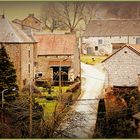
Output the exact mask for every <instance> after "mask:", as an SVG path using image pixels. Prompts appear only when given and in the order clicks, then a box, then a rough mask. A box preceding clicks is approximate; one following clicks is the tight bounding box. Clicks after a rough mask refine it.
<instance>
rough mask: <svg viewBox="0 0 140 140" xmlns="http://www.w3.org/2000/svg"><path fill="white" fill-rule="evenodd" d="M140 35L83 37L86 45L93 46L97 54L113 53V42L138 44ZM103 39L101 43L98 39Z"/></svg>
mask: <svg viewBox="0 0 140 140" xmlns="http://www.w3.org/2000/svg"><path fill="white" fill-rule="evenodd" d="M137 38H140V36H107V37H83V39H82V43H84V44H85V46H89V47H92V48H93V51H94V53H95V55H104V54H109V55H110V54H112V43H126V44H136V39H137ZM99 40H102V43H101V44H100V43H99V42H98V41H99ZM95 46H98V50H97V51H96V50H95Z"/></svg>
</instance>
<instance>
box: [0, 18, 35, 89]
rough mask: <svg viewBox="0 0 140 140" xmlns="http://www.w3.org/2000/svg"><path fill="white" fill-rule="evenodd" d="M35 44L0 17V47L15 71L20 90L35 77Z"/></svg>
mask: <svg viewBox="0 0 140 140" xmlns="http://www.w3.org/2000/svg"><path fill="white" fill-rule="evenodd" d="M36 45H37V43H36V42H35V41H33V40H32V39H31V38H29V37H28V36H27V35H26V34H25V33H24V32H23V31H22V30H20V29H19V28H18V27H16V26H15V25H14V24H13V23H12V22H10V21H9V20H8V19H7V18H6V17H5V15H2V16H1V17H0V47H1V46H4V47H5V48H6V51H7V53H8V55H9V57H10V60H11V61H12V62H13V64H14V67H15V69H16V75H17V84H18V86H19V88H20V89H22V88H23V87H24V85H26V84H28V83H29V80H30V79H31V78H33V77H34V75H35V67H34V62H35V59H36Z"/></svg>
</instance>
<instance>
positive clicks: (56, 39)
mask: <svg viewBox="0 0 140 140" xmlns="http://www.w3.org/2000/svg"><path fill="white" fill-rule="evenodd" d="M34 38H36V41H37V42H38V47H37V60H38V64H37V71H38V74H39V73H41V74H42V78H43V79H44V80H49V81H51V82H52V83H58V82H59V72H60V70H61V80H62V83H66V82H74V80H75V79H76V78H77V77H78V76H79V73H80V59H79V50H78V45H77V39H76V35H75V34H43V33H41V34H39V33H36V34H34Z"/></svg>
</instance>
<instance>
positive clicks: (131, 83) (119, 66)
mask: <svg viewBox="0 0 140 140" xmlns="http://www.w3.org/2000/svg"><path fill="white" fill-rule="evenodd" d="M102 64H103V66H104V70H105V72H106V85H109V86H118V87H138V78H139V74H140V45H136V44H135V45H124V46H123V47H121V48H120V49H119V50H118V51H116V52H115V53H113V54H112V55H110V56H109V57H108V58H106V59H105V60H104V61H102Z"/></svg>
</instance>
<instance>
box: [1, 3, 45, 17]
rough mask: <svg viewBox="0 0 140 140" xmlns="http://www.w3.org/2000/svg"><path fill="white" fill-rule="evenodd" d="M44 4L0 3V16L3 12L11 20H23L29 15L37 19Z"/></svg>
mask: <svg viewBox="0 0 140 140" xmlns="http://www.w3.org/2000/svg"><path fill="white" fill-rule="evenodd" d="M43 3H44V2H0V15H2V13H3V11H4V13H5V14H6V16H7V17H8V18H9V19H10V20H13V19H15V18H19V19H24V18H25V17H27V15H28V14H29V13H34V14H35V16H37V17H39V15H40V12H41V8H42V6H43Z"/></svg>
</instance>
